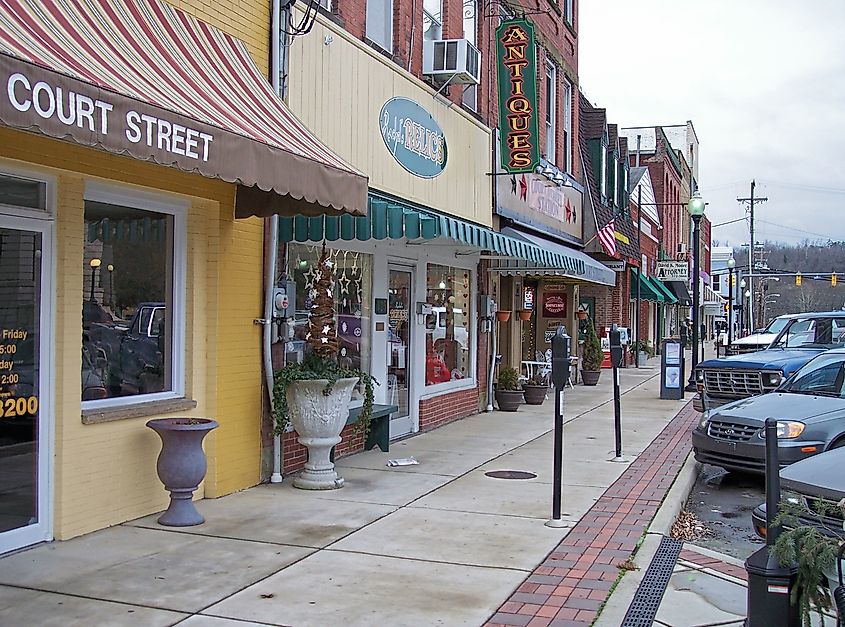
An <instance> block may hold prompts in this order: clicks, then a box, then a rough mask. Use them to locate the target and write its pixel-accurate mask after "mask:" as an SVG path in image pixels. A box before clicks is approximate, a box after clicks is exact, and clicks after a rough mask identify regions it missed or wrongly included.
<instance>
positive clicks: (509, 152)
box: [496, 20, 540, 173]
mask: <svg viewBox="0 0 845 627" xmlns="http://www.w3.org/2000/svg"><path fill="white" fill-rule="evenodd" d="M496 42H497V44H496V56H497V65H498V80H499V137H500V141H501V145H500V148H501V150H500V152H501V155H502V167H503V168H504V169H505V171H506V172H512V173H519V172H533V171H534V168H535V167H536V166H537V164H538V163H539V162H540V147H539V132H538V130H537V58H536V52H535V47H534V27H533V26H532V25H531V23H530V22H528V21H526V20H507V21H505V22H502V23H501V25H500V26H499V28H497V29H496Z"/></svg>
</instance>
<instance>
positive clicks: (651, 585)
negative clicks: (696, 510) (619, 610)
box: [621, 536, 684, 627]
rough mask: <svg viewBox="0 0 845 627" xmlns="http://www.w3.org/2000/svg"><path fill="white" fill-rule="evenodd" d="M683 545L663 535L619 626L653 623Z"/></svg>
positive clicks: (648, 625) (637, 626) (641, 625)
mask: <svg viewBox="0 0 845 627" xmlns="http://www.w3.org/2000/svg"><path fill="white" fill-rule="evenodd" d="M683 546H684V543H683V542H681V541H679V540H673V539H672V538H667V537H666V536H664V537H663V539H662V540H661V541H660V546H659V547H657V553H655V554H654V559H652V560H651V564H649V567H648V570H646V571H645V577H643V580H642V582H641V583H640V587H639V588H637V593H636V594H635V595H634V600H633V601H631V605H630V606H629V607H628V613H627V614H625V620H624V621H622V625H621V627H651V626H652V625H653V624H654V617H655V616H657V610H658V608H659V607H660V601H661V600H663V593H664V592H666V586H667V585H668V584H669V578H670V577H671V576H672V571H673V570H674V569H675V564H677V563H678V555H680V553H681V548H683Z"/></svg>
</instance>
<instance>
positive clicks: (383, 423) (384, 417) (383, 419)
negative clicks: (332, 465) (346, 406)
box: [330, 405, 399, 461]
mask: <svg viewBox="0 0 845 627" xmlns="http://www.w3.org/2000/svg"><path fill="white" fill-rule="evenodd" d="M397 411H399V406H398V405H373V415H372V417H371V418H370V432H369V433H368V434H367V441H366V442H364V450H365V451H369V450H370V449H373V448H375V447H379V448H380V449H381V450H382V452H384V453H387V452H388V450H389V449H390V414H392V413H393V412H397ZM360 415H361V408H360V407H354V408H352V409H350V410H349V418H347V419H346V424H347V425H351V424H353V423H355V422H357V420H358V416H360ZM330 458H331V460H332V461H334V448H332V452H331V456H330Z"/></svg>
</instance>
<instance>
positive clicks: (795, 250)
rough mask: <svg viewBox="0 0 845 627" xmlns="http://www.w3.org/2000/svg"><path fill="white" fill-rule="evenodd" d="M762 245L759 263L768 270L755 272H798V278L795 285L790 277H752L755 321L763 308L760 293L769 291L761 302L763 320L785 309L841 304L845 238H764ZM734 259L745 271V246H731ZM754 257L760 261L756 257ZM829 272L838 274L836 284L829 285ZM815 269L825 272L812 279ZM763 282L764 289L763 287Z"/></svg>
mask: <svg viewBox="0 0 845 627" xmlns="http://www.w3.org/2000/svg"><path fill="white" fill-rule="evenodd" d="M763 249H764V251H765V252H764V254H763V255H762V256H763V259H764V260H765V261H764V262H763V263H764V264H765V265H766V266H767V267H768V270H765V269H761V270H758V272H767V271H768V272H790V273H792V272H801V275H802V281H801V286H800V287H799V286H796V285H795V278H794V277H779V280H776V279H775V278H767V279H762V278H755V280H754V283H755V302H754V308H755V310H757V312H758V313H756V315H755V317H756V318H757V321H758V322H759V321H760V320H761V314H762V312H763V309H762V304H763V298H762V296H763V294H768V295H769V297H768V298H767V299H766V306H765V319H766V321H768V320H771V319H772V318H773V317H775V316H779V315H782V314H786V313H803V312H807V311H829V310H834V309H843V308H845V242H829V243H826V244H820V243H814V242H809V241H808V242H804V243H802V244H798V245H785V244H781V243H773V242H766V243H765V244H764V246H763ZM734 259H736V261H737V267H738V268H739V267H740V266H742V270H743V272H745V271H746V269H747V268H748V249H747V248H739V249H735V250H734ZM757 261H758V263H759V262H760V258H759V257H758V259H757ZM831 272H836V273H837V274H838V275H839V276H838V280H837V286H836V287H831V284H830V276H829V274H830V273H831ZM817 273H824V274H825V275H826V276H824V277H821V276H819V277H818V279H816V278H814V277H815V276H816V274H817ZM755 274H756V273H755ZM766 285H767V286H768V291H763V286H766ZM775 294H780V296H774V295H775Z"/></svg>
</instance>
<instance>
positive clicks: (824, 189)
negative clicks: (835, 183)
mask: <svg viewBox="0 0 845 627" xmlns="http://www.w3.org/2000/svg"><path fill="white" fill-rule="evenodd" d="M765 184H766V185H771V186H772V187H783V188H784V189H803V190H809V191H813V192H821V193H825V194H845V188H841V187H824V186H822V185H803V184H801V183H770V182H767V181H766V182H765Z"/></svg>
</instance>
